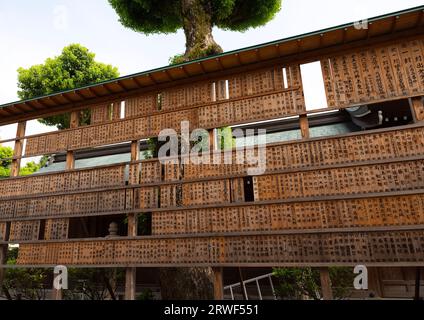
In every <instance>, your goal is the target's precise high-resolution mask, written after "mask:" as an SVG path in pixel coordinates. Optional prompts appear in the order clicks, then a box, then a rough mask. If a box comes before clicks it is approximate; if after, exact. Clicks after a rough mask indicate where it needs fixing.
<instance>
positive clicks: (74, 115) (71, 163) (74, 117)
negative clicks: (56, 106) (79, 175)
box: [66, 111, 79, 170]
mask: <svg viewBox="0 0 424 320" xmlns="http://www.w3.org/2000/svg"><path fill="white" fill-rule="evenodd" d="M78 126H79V113H78V111H72V112H71V121H70V124H69V127H70V128H71V129H74V128H77V127H78ZM72 169H75V157H74V152H73V151H68V152H66V170H72Z"/></svg>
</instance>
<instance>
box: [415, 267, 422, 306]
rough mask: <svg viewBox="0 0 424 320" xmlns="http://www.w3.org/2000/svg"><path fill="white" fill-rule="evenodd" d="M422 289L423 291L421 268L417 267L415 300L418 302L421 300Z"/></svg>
mask: <svg viewBox="0 0 424 320" xmlns="http://www.w3.org/2000/svg"><path fill="white" fill-rule="evenodd" d="M420 289H421V268H420V267H416V269H415V295H414V300H416V301H419V300H421V297H420Z"/></svg>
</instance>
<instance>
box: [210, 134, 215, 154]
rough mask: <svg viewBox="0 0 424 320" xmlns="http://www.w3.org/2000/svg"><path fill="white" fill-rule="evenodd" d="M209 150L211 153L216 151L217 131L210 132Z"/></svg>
mask: <svg viewBox="0 0 424 320" xmlns="http://www.w3.org/2000/svg"><path fill="white" fill-rule="evenodd" d="M209 150H210V151H211V152H213V151H215V150H216V136H215V129H210V130H209Z"/></svg>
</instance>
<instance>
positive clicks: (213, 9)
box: [109, 0, 281, 62]
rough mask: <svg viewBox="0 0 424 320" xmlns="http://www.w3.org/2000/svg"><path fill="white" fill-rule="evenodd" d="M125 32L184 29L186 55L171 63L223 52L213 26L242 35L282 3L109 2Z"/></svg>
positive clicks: (231, 0)
mask: <svg viewBox="0 0 424 320" xmlns="http://www.w3.org/2000/svg"><path fill="white" fill-rule="evenodd" d="M109 2H110V4H111V5H112V7H113V8H114V9H115V11H116V12H117V14H118V15H119V18H120V22H121V23H122V24H123V25H124V26H125V27H127V28H130V29H132V30H134V31H137V32H142V33H144V34H155V33H173V32H176V31H177V30H179V29H181V28H182V29H183V30H184V33H185V36H186V52H185V54H184V56H183V59H181V57H174V59H173V60H172V61H173V62H181V61H188V60H191V59H196V58H201V57H205V56H208V55H212V54H216V53H220V52H222V49H221V47H220V46H219V45H218V44H217V43H216V42H215V40H214V39H213V36H212V28H213V27H214V26H216V27H218V28H221V29H224V30H233V31H245V30H247V29H249V28H252V27H253V28H255V27H259V26H262V25H264V24H266V23H267V22H268V21H270V20H271V19H272V18H274V16H275V14H276V13H277V12H278V11H279V10H280V9H281V0H179V1H166V0H160V1H157V0H109Z"/></svg>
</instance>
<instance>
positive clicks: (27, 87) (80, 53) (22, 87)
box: [18, 44, 119, 129]
mask: <svg viewBox="0 0 424 320" xmlns="http://www.w3.org/2000/svg"><path fill="white" fill-rule="evenodd" d="M118 76H119V72H118V69H117V68H115V67H113V66H111V65H107V64H103V63H100V62H97V61H95V54H94V53H92V52H90V51H89V50H88V49H87V48H85V47H83V46H81V45H79V44H71V45H69V46H67V47H65V48H64V49H63V51H62V53H61V54H60V55H59V56H57V57H54V58H49V59H47V60H46V61H45V62H44V64H40V65H34V66H32V67H30V68H28V69H24V68H19V69H18V87H19V91H18V96H19V98H21V99H31V98H35V97H39V96H43V95H47V94H51V93H55V92H59V91H63V90H69V89H74V88H78V87H82V86H85V85H88V84H92V83H97V82H100V81H105V80H109V79H112V78H116V77H118ZM83 116H84V117H83V118H84V119H85V121H87V120H88V119H89V116H87V115H86V114H85V115H83ZM39 121H40V122H41V123H43V124H45V125H48V126H56V127H57V128H58V129H65V128H68V127H69V121H70V116H69V114H66V115H56V116H51V117H48V118H45V119H40V120H39ZM82 124H86V123H82Z"/></svg>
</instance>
